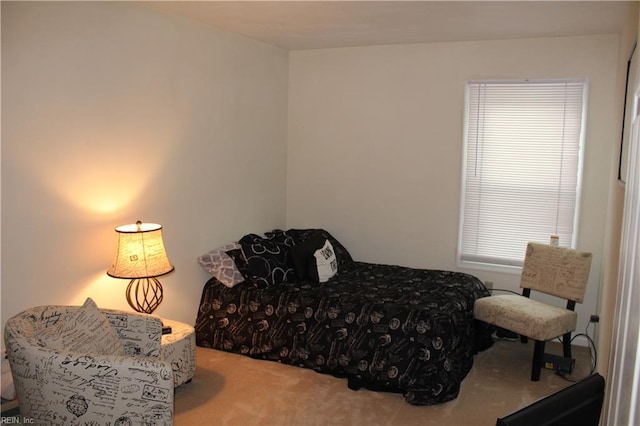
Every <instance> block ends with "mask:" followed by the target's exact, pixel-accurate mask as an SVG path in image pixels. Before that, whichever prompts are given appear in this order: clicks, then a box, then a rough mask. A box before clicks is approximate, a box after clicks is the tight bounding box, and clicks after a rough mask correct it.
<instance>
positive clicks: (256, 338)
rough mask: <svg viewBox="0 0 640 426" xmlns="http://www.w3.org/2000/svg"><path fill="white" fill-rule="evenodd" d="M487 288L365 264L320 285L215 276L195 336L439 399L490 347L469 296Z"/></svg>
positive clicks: (452, 275)
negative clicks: (231, 283)
mask: <svg viewBox="0 0 640 426" xmlns="http://www.w3.org/2000/svg"><path fill="white" fill-rule="evenodd" d="M488 295H489V293H488V291H487V290H486V288H485V287H484V285H483V284H482V283H481V282H480V280H478V279H477V278H475V277H473V276H471V275H467V274H463V273H457V272H448V271H437V270H421V269H412V268H405V267H400V266H392V265H378V264H370V263H362V262H353V263H352V264H351V265H349V266H348V267H347V268H343V269H342V270H341V271H340V272H339V273H338V274H337V275H336V276H335V277H333V278H332V279H331V280H329V281H328V282H326V283H322V284H319V283H314V282H299V283H284V284H281V285H278V286H275V287H269V288H256V287H255V286H252V285H250V283H247V284H245V283H243V284H240V285H237V286H236V287H233V288H228V287H226V286H224V285H222V284H220V283H219V282H218V281H217V280H216V279H215V278H213V279H211V280H209V281H208V282H207V283H206V285H205V286H204V289H203V292H202V299H201V302H200V307H199V312H198V315H197V320H196V325H195V328H196V342H197V344H198V345H199V346H203V347H210V348H214V349H219V350H223V351H228V352H234V353H239V354H245V355H248V356H251V357H255V358H260V359H266V360H274V361H279V362H282V363H284V364H290V365H295V366H300V367H305V368H310V369H313V370H316V371H318V372H321V373H327V374H333V375H335V376H338V377H345V378H347V379H348V385H349V387H350V388H352V389H358V388H361V387H365V388H367V389H371V390H377V391H388V392H400V393H402V394H403V395H404V397H405V398H406V400H407V402H409V403H410V404H415V405H431V404H438V403H442V402H445V401H449V400H451V399H454V398H456V397H457V396H458V392H459V390H460V383H461V382H462V380H463V379H464V377H465V376H466V375H467V373H468V372H469V370H470V369H471V366H472V363H473V355H474V354H475V353H476V352H477V351H479V350H483V349H485V348H487V347H489V346H490V345H491V338H490V331H489V329H488V328H485V327H486V326H484V325H483V324H482V323H479V322H476V321H475V320H474V319H473V303H474V301H475V300H476V299H477V298H479V297H484V296H488Z"/></svg>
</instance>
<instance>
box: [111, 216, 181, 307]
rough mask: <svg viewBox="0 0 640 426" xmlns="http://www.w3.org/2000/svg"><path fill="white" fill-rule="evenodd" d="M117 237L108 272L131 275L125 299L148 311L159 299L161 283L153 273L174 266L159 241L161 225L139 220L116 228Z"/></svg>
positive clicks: (118, 275)
mask: <svg viewBox="0 0 640 426" xmlns="http://www.w3.org/2000/svg"><path fill="white" fill-rule="evenodd" d="M116 233H117V236H118V241H117V245H116V251H115V253H114V256H113V261H112V262H111V266H110V267H109V269H108V270H107V275H109V276H110V277H114V278H131V281H130V282H129V285H128V286H127V293H126V295H127V302H129V305H130V306H131V307H132V308H133V309H134V310H135V311H137V312H141V313H147V314H150V313H152V312H153V311H155V310H156V308H157V307H158V306H159V305H160V302H162V284H160V281H158V279H157V278H156V277H159V276H161V275H165V274H168V273H169V272H171V271H173V270H174V269H175V268H174V266H173V265H172V264H171V262H169V258H168V257H167V252H166V251H165V248H164V243H163V241H162V226H160V225H158V224H156V223H142V222H140V221H138V222H136V223H132V224H129V225H122V226H119V227H117V228H116Z"/></svg>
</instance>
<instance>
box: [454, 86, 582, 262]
mask: <svg viewBox="0 0 640 426" xmlns="http://www.w3.org/2000/svg"><path fill="white" fill-rule="evenodd" d="M466 95H467V99H466V102H467V103H466V105H467V117H466V129H465V130H466V132H465V147H464V152H465V161H464V165H463V169H464V170H463V194H462V212H461V225H460V242H459V249H458V254H459V260H461V261H463V262H479V263H487V264H494V265H507V266H522V260H523V258H524V252H525V249H526V245H527V242H529V241H538V242H547V243H548V242H549V238H550V236H551V235H552V234H553V235H559V237H560V245H563V246H570V247H574V246H575V237H576V227H577V218H578V214H577V213H578V205H579V203H578V201H579V195H580V176H581V145H582V134H583V127H584V119H583V117H584V116H585V114H584V110H585V106H584V104H585V99H586V82H584V81H582V80H571V81H517V82H471V83H468V85H467V93H466Z"/></svg>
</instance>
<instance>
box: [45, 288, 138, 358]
mask: <svg viewBox="0 0 640 426" xmlns="http://www.w3.org/2000/svg"><path fill="white" fill-rule="evenodd" d="M56 319H57V320H56V321H48V322H47V326H46V327H43V328H42V329H41V330H39V332H38V338H39V340H40V342H41V343H42V344H43V345H44V346H45V347H47V348H49V349H59V350H65V351H71V352H80V353H84V354H100V355H125V354H126V353H125V350H124V345H123V344H122V342H121V341H120V338H119V337H118V335H117V334H116V332H115V330H114V329H113V328H112V327H111V324H110V323H109V320H108V319H107V316H106V315H105V314H104V313H103V312H102V311H101V310H100V309H99V308H98V306H97V305H96V303H95V302H94V301H93V300H92V299H91V298H87V300H86V301H85V302H84V305H82V306H81V307H79V308H78V309H77V310H74V311H70V312H69V313H68V314H65V315H61V316H59V317H56Z"/></svg>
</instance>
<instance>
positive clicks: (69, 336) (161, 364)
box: [4, 299, 174, 426]
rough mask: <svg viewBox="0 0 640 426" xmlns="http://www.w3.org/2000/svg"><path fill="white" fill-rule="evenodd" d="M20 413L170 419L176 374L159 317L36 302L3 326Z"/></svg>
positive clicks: (97, 421)
mask: <svg viewBox="0 0 640 426" xmlns="http://www.w3.org/2000/svg"><path fill="white" fill-rule="evenodd" d="M4 331H5V345H6V348H7V356H8V358H9V364H10V366H11V372H12V374H13V379H14V383H15V387H16V392H17V395H18V400H19V404H20V416H21V417H22V418H24V419H27V420H28V421H31V422H33V423H34V424H41V425H60V426H62V425H64V426H67V425H78V426H79V425H83V426H84V425H92V426H98V425H121V426H122V425H128V426H133V425H159V426H160V425H163V426H167V425H172V424H173V397H174V378H173V371H172V369H171V364H170V363H169V362H167V361H162V360H160V359H159V356H160V348H161V337H162V323H161V321H160V319H159V318H157V317H153V316H149V315H142V314H138V313H129V312H122V311H115V310H107V309H99V308H98V307H97V306H96V305H95V303H93V301H92V300H91V299H87V302H85V304H84V305H83V306H38V307H35V308H31V309H28V310H26V311H24V312H22V313H20V314H18V315H16V316H14V317H12V318H10V319H9V320H8V321H7V323H6V325H5V330H4Z"/></svg>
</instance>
